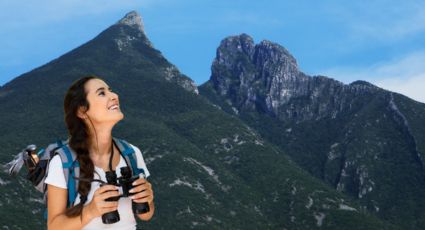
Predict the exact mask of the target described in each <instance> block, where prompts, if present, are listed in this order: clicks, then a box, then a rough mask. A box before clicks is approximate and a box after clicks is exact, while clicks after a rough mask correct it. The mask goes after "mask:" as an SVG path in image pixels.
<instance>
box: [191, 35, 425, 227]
mask: <svg viewBox="0 0 425 230" xmlns="http://www.w3.org/2000/svg"><path fill="white" fill-rule="evenodd" d="M211 72H212V74H211V78H210V79H209V80H208V81H207V82H206V83H204V84H203V85H201V86H200V87H199V91H200V94H201V95H203V96H205V97H207V98H208V99H209V100H210V101H211V102H212V103H214V104H216V105H217V106H219V107H220V108H221V109H222V110H223V111H225V112H227V113H228V114H231V115H234V116H237V117H238V118H240V119H242V120H243V121H244V122H245V123H247V124H248V125H249V126H250V127H252V128H253V129H254V130H255V131H257V132H258V133H259V134H260V135H261V137H262V138H264V139H265V140H267V141H269V142H270V143H273V144H275V145H276V146H277V147H278V148H279V150H280V151H282V152H284V153H286V154H288V155H289V156H290V159H291V160H293V161H294V162H295V163H297V165H299V166H300V167H302V168H303V169H304V170H306V171H308V172H309V173H310V174H311V175H313V176H314V177H316V178H318V179H320V180H322V181H323V182H325V183H327V184H328V185H330V186H331V187H333V188H334V189H335V190H336V191H340V192H343V193H345V194H347V195H349V196H350V197H351V198H352V199H354V200H356V201H358V202H359V203H360V205H361V207H363V208H364V209H367V210H368V211H370V212H372V213H374V214H376V215H377V216H379V217H380V218H382V219H383V220H386V221H389V222H391V223H394V224H397V225H400V226H402V227H403V229H422V228H423V226H424V224H425V212H424V211H423V210H424V209H423V207H425V197H424V196H423V194H425V193H424V192H425V169H424V157H425V155H424V154H425V135H424V133H425V104H422V103H419V102H416V101H413V100H411V99H409V98H407V97H405V96H403V95H400V94H397V93H393V92H389V91H386V90H383V89H381V88H379V87H377V86H374V85H372V84H370V83H368V82H365V81H356V82H353V83H351V84H349V85H346V84H343V83H341V82H339V81H336V80H334V79H331V78H328V77H325V76H308V75H306V74H304V73H303V72H302V71H301V70H300V69H299V67H298V65H297V61H296V59H295V58H294V57H293V56H292V55H291V54H290V53H289V52H288V51H287V50H286V49H285V48H284V47H282V46H280V45H279V44H276V43H273V42H270V41H267V40H264V41H261V42H260V43H258V44H255V43H254V41H253V39H252V38H251V37H250V36H248V35H246V34H241V35H238V36H230V37H227V38H225V39H224V40H222V42H221V44H220V46H219V47H218V49H217V53H216V57H215V59H214V61H213V64H212V67H211Z"/></svg>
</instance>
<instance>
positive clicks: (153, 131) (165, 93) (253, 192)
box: [0, 12, 398, 229]
mask: <svg viewBox="0 0 425 230" xmlns="http://www.w3.org/2000/svg"><path fill="white" fill-rule="evenodd" d="M188 48H190V47H188ZM87 74H96V75H98V76H101V77H102V78H104V79H105V80H106V82H107V83H109V85H110V86H111V87H112V88H113V89H114V91H115V92H117V93H118V94H119V95H120V100H121V105H122V110H123V112H124V114H125V119H124V120H123V121H121V122H120V123H119V124H118V125H117V127H116V128H115V130H114V136H116V137H120V138H124V139H126V140H128V141H129V142H130V143H133V144H134V145H136V146H139V147H140V149H141V150H142V153H143V154H144V157H145V159H146V162H147V165H148V168H149V170H150V172H151V177H150V181H151V182H152V184H153V188H154V191H155V202H156V214H155V216H154V217H153V219H152V220H151V221H150V222H149V223H139V226H140V227H142V228H144V229H189V228H202V229H321V228H326V229H398V228H397V226H394V225H392V224H389V223H387V222H386V221H382V220H380V219H378V218H377V217H376V216H374V215H373V214H370V213H369V212H368V211H365V210H364V209H363V208H362V207H361V206H360V205H359V203H358V202H356V201H353V200H352V199H351V198H349V197H348V196H346V195H344V194H341V193H339V192H338V191H336V190H335V189H333V188H332V187H331V186H328V185H327V184H325V183H323V182H322V181H321V180H319V179H317V178H314V177H312V176H311V175H310V174H308V173H306V172H305V171H304V170H303V169H301V168H300V167H299V166H298V165H296V164H295V163H294V162H292V161H291V160H290V159H289V158H288V157H287V155H286V153H285V152H284V151H282V150H281V149H279V148H278V147H277V145H275V144H273V143H271V142H269V141H267V140H266V139H263V138H261V137H260V136H259V134H258V133H257V132H256V131H254V130H253V129H252V128H250V127H249V126H247V125H246V124H245V123H244V122H243V121H242V120H241V119H239V118H238V117H236V116H233V115H231V114H228V113H225V112H223V111H222V110H220V109H219V108H217V106H216V105H214V104H212V103H211V102H210V101H208V100H207V99H206V98H204V97H202V96H200V95H199V94H198V93H197V92H198V91H197V87H196V86H195V84H193V81H192V80H191V79H190V78H188V77H187V76H185V75H184V74H182V73H180V72H179V71H178V69H177V68H176V67H175V66H174V65H172V64H170V63H169V62H168V61H167V60H166V59H165V58H164V57H163V56H162V55H161V53H160V52H159V51H158V50H156V49H155V48H153V45H152V43H151V42H149V40H148V38H147V37H146V34H145V33H144V31H143V24H142V22H141V19H140V15H138V14H137V13H136V12H131V13H129V14H127V15H126V16H125V17H124V18H123V19H122V20H120V21H119V22H118V23H116V24H114V25H112V26H111V27H109V28H108V29H106V30H105V31H103V32H102V33H100V34H99V35H98V36H97V37H95V38H94V39H93V40H91V41H89V42H87V43H86V44H84V45H82V46H80V47H78V48H76V49H74V50H72V51H70V52H69V53H66V54H64V55H63V56H61V57H59V58H58V59H55V60H53V61H51V62H50V63H47V64H46V65H43V66H41V67H39V68H37V69H34V70H33V71H31V72H28V73H26V74H23V75H21V76H19V77H17V78H16V79H14V80H12V81H11V82H9V83H7V84H6V85H5V86H4V87H2V88H1V89H0V107H1V108H2V113H0V127H1V130H2V132H1V133H0V146H1V148H0V161H1V162H2V164H4V163H5V162H7V161H9V160H11V159H12V155H13V154H15V153H17V152H18V151H20V150H21V149H22V148H24V147H25V146H26V145H27V144H30V143H34V144H37V145H38V146H40V147H44V146H46V145H47V144H48V143H51V142H54V141H56V140H57V139H59V138H60V139H66V135H67V134H66V129H65V125H64V121H63V112H62V110H63V108H62V107H63V97H64V93H65V91H66V89H67V88H68V87H69V85H70V84H71V83H72V82H73V81H74V80H76V79H78V78H80V77H81V76H83V75H87ZM294 131H295V128H294ZM4 170H5V169H4V166H3V170H2V171H1V172H0V192H1V194H2V196H0V207H1V208H0V215H1V218H0V226H1V228H3V229H42V228H44V226H45V223H44V220H43V218H42V213H43V206H42V204H41V203H42V201H41V196H40V194H38V193H37V192H36V191H35V189H33V188H31V186H30V185H29V182H27V181H25V179H24V178H19V179H13V178H10V177H8V176H7V175H6V173H5V172H4ZM22 174H23V173H22Z"/></svg>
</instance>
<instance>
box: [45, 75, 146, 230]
mask: <svg viewBox="0 0 425 230" xmlns="http://www.w3.org/2000/svg"><path fill="white" fill-rule="evenodd" d="M119 105H120V104H119V100H118V95H117V94H116V93H114V92H112V91H111V89H110V88H109V87H108V85H107V84H106V83H105V82H104V81H103V80H101V79H99V78H98V77H96V76H87V77H84V78H81V79H79V80H77V81H76V82H74V83H73V84H72V86H71V87H70V88H69V90H68V92H67V94H66V96H65V100H64V110H65V122H66V125H67V127H68V132H69V147H70V148H72V149H73V150H74V152H76V154H77V160H78V162H79V164H80V178H87V179H89V180H80V181H79V185H78V196H77V198H76V200H75V202H74V206H73V207H71V208H67V201H68V197H67V185H66V182H65V177H64V175H63V169H62V163H61V159H60V157H59V156H55V157H53V158H52V160H51V161H50V165H49V174H48V176H47V178H46V181H45V182H46V184H48V186H47V188H48V197H47V199H48V203H47V208H48V219H47V225H48V228H49V229H63V230H65V229H105V228H111V229H136V221H135V218H134V215H133V212H132V208H131V202H132V200H133V201H134V202H136V203H145V202H147V203H148V204H149V209H150V211H149V212H147V213H144V214H138V215H137V216H138V218H140V219H141V220H145V221H147V220H149V219H151V217H152V215H153V213H154V203H153V191H152V188H151V184H150V183H149V182H148V181H147V180H146V179H143V178H139V179H137V180H136V181H135V182H134V184H133V185H134V188H133V190H132V191H130V192H132V193H133V195H132V196H131V197H128V198H120V199H119V200H118V201H105V200H106V199H108V198H111V197H116V196H118V195H119V192H118V190H117V189H118V187H116V186H114V185H104V186H100V183H98V182H92V179H100V180H103V181H106V179H105V172H107V171H109V167H110V165H109V163H110V162H111V165H112V169H115V171H116V172H117V174H119V171H120V170H119V168H121V167H125V166H127V165H126V163H125V160H124V159H123V157H122V156H121V154H118V153H119V149H118V148H117V147H116V146H115V144H113V139H112V128H113V127H114V125H115V124H116V123H118V122H119V121H120V120H122V119H123V118H124V115H123V113H122V112H121V110H120V107H119ZM131 147H133V149H134V150H135V154H136V158H137V166H138V167H140V168H143V169H144V171H145V174H146V176H149V171H148V170H147V168H146V165H145V162H144V160H143V156H142V154H141V152H140V150H139V149H138V148H137V147H135V146H133V145H131ZM114 153H115V154H114ZM111 156H112V158H111V159H110V157H111ZM118 176H119V175H118ZM115 210H118V212H119V215H120V219H121V220H120V221H119V222H117V223H114V224H108V225H106V224H103V223H102V219H101V216H102V215H103V214H105V213H108V212H111V211H115Z"/></svg>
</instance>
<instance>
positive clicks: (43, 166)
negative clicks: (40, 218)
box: [27, 138, 144, 219]
mask: <svg viewBox="0 0 425 230" xmlns="http://www.w3.org/2000/svg"><path fill="white" fill-rule="evenodd" d="M113 141H114V143H115V144H116V146H117V147H118V149H119V152H120V153H121V154H122V156H123V157H124V159H125V162H126V163H127V165H128V166H130V168H131V171H132V175H133V176H134V175H139V174H140V173H144V170H143V169H142V168H138V167H137V158H136V154H135V151H134V149H133V148H132V147H131V145H130V144H129V143H128V142H126V141H124V140H121V139H117V138H113ZM55 155H59V156H60V158H61V161H62V166H63V174H64V176H65V181H66V183H67V187H68V202H67V207H68V208H69V207H72V206H73V205H74V202H75V199H76V198H77V195H78V180H77V179H75V178H79V176H80V164H79V163H78V161H77V160H76V159H77V155H76V153H75V152H74V151H73V150H72V149H71V148H70V147H69V145H68V140H67V141H61V140H59V141H57V142H56V143H53V144H50V145H49V146H47V148H46V149H45V150H44V149H42V150H40V151H39V152H38V153H37V156H38V158H39V161H38V163H37V165H36V166H35V169H34V170H32V171H30V172H29V173H28V175H27V179H28V180H30V181H31V182H32V183H33V185H34V186H35V188H36V189H37V190H38V191H40V192H42V193H43V200H44V203H45V205H46V207H47V184H45V183H44V181H45V179H46V177H47V174H48V171H49V162H50V160H51V159H52V158H53V157H54V156H55ZM44 217H45V218H46V219H47V208H46V212H45V213H44Z"/></svg>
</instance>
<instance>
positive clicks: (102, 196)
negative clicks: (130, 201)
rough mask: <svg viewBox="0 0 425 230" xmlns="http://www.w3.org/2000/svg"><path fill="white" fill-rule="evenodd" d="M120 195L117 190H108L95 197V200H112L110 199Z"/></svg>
mask: <svg viewBox="0 0 425 230" xmlns="http://www.w3.org/2000/svg"><path fill="white" fill-rule="evenodd" d="M119 195H120V193H119V192H118V190H110V191H106V192H104V193H102V194H100V195H97V198H98V199H99V200H106V199H108V198H112V197H117V196H119Z"/></svg>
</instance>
